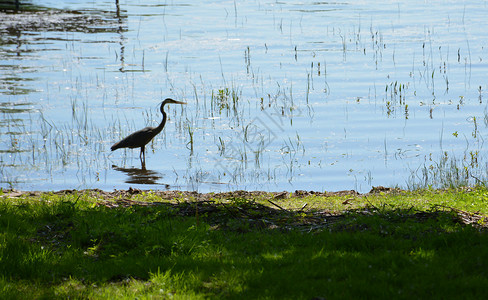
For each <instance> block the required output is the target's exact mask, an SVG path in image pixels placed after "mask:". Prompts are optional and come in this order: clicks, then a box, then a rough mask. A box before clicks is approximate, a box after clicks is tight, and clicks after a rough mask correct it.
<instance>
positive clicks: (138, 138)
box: [110, 98, 186, 166]
mask: <svg viewBox="0 0 488 300" xmlns="http://www.w3.org/2000/svg"><path fill="white" fill-rule="evenodd" d="M170 103H173V104H186V102H181V101H176V100H173V99H171V98H166V99H165V100H164V101H163V102H162V103H161V108H160V111H161V113H162V114H163V120H162V121H161V124H159V126H158V127H146V128H144V129H141V130H138V131H136V132H134V133H132V134H130V135H128V136H127V137H126V138H124V139H122V140H121V141H119V142H117V143H115V144H113V145H112V147H111V148H110V149H111V150H112V151H114V150H117V149H119V148H131V149H132V148H141V153H140V154H139V158H140V159H141V164H142V165H143V166H144V165H145V164H146V154H145V149H144V148H145V147H146V144H147V143H149V142H150V141H151V140H152V139H153V138H154V137H155V136H156V135H157V134H158V133H160V132H161V130H163V127H164V124H166V112H164V106H165V105H166V104H170Z"/></svg>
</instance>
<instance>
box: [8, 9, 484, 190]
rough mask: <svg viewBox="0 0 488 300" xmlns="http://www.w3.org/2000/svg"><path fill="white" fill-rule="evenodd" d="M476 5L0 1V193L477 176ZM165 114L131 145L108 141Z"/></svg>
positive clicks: (354, 183) (401, 182)
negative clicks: (153, 131)
mask: <svg viewBox="0 0 488 300" xmlns="http://www.w3.org/2000/svg"><path fill="white" fill-rule="evenodd" d="M487 6H488V5H487V3H486V2H480V1H464V2H460V1H449V2H446V1H399V2H395V3H393V2H390V1H385V2H378V1H350V2H315V1H302V2H295V1H283V2H276V1H259V0H256V1H242V2H241V1H214V2H212V3H211V4H210V3H208V2H207V1H186V2H185V1H123V0H122V1H89V2H86V1H75V0H72V1H63V2H62V3H61V2H60V1H31V2H28V3H24V4H23V5H22V6H21V10H19V11H17V10H15V9H14V7H6V8H5V7H4V8H3V9H2V10H0V78H1V81H0V94H1V95H0V113H1V117H0V175H1V181H0V187H1V188H16V189H22V190H60V189H73V188H78V189H80V188H100V189H104V190H111V189H122V188H124V189H125V188H129V187H133V188H140V189H179V190H195V191H199V192H214V191H215V192H218V191H227V190H238V189H244V190H266V191H281V190H287V191H294V190H316V191H337V190H345V189H355V190H357V191H359V192H367V191H369V190H370V189H371V187H372V186H379V185H382V186H399V187H402V188H416V187H425V186H433V187H443V186H450V185H458V184H466V183H467V184H476V183H480V182H483V181H485V180H486V178H487V151H486V150H485V147H484V139H485V138H486V137H487V134H486V131H487V126H488V117H487V103H488V98H487V94H486V91H487V90H488V80H487V74H488V66H487V62H488V49H487V46H488V44H487V41H488V31H487V30H486V28H487V25H488V24H487V23H488V21H487V19H486V12H487V11H488V10H487V8H488V7H487ZM167 97H171V98H174V99H177V100H180V101H185V102H187V103H188V104H187V105H185V106H182V105H176V104H173V105H169V107H168V106H166V111H167V113H168V122H167V123H166V126H165V128H164V130H163V132H162V133H161V134H160V135H158V136H156V138H155V139H154V140H153V141H152V142H151V143H150V144H148V146H147V147H146V166H145V168H142V165H141V162H140V160H139V150H138V149H133V150H124V149H119V150H117V151H115V152H111V151H110V146H111V145H112V144H113V143H115V142H116V141H118V140H120V139H121V138H123V137H125V136H126V135H128V134H129V133H131V132H133V131H135V130H138V129H141V128H143V127H145V126H157V125H158V124H159V122H160V121H161V114H160V112H159V104H160V103H161V101H163V100H164V99H165V98H167Z"/></svg>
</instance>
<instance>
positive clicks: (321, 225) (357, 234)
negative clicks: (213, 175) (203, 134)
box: [0, 187, 488, 299]
mask: <svg viewBox="0 0 488 300" xmlns="http://www.w3.org/2000/svg"><path fill="white" fill-rule="evenodd" d="M0 194H1V193H0ZM8 196H9V195H8V193H4V194H3V196H2V197H1V198H0V298H1V299H33V298H35V299H56V298H63V299H65V298H74V299H82V298H83V299H86V298H89V299H107V298H108V299H123V298H129V299H134V298H138V299H149V298H150V299H167V298H176V299H181V298H191V299H203V298H212V299H215V298H217V299H218V298H230V299H232V298H234V299H314V298H315V297H321V298H324V299H345V298H346V299H347V298H393V297H394V298H408V299H410V298H442V299H453V298H464V299H466V298H485V297H486V296H487V295H488V290H487V289H486V287H487V286H488V251H487V245H488V234H487V230H486V229H485V222H486V219H485V218H484V217H483V215H486V214H487V213H488V206H487V202H488V190H487V189H486V188H481V187H480V188H474V189H458V190H444V191H438V190H424V191H418V192H403V191H397V192H391V193H377V194H367V195H352V194H344V195H342V194H338V195H333V196H324V195H320V196H316V195H308V196H306V197H298V196H296V195H292V197H289V198H287V197H285V199H278V198H272V195H270V194H262V195H251V196H250V195H249V194H248V195H244V196H242V195H240V196H239V195H238V196H226V197H224V198H222V195H217V194H216V195H213V196H212V195H206V197H207V198H205V199H206V201H207V202H204V201H201V200H202V199H199V198H198V196H197V197H196V198H195V199H191V198H190V197H188V196H187V195H183V194H182V195H181V197H179V198H176V199H171V200H162V199H161V197H160V195H158V194H156V193H151V192H145V193H141V194H138V195H128V194H125V195H122V196H118V197H115V198H111V199H108V200H107V199H105V200H104V199H103V197H105V198H106V196H104V195H97V194H96V193H93V192H91V193H88V192H86V193H84V192H80V193H74V194H67V195H62V194H53V193H46V194H41V195H36V196H28V195H26V194H24V195H22V196H19V197H8ZM269 200H271V201H272V203H271V202H269ZM143 201H144V202H143ZM196 201H200V202H196ZM305 204H307V206H306V207H305V208H304V209H302V210H300V209H301V208H303V207H304V205H305ZM278 206H279V207H281V208H279V207H278ZM467 222H473V224H471V225H466V224H465V223H467ZM319 299H320V298H319Z"/></svg>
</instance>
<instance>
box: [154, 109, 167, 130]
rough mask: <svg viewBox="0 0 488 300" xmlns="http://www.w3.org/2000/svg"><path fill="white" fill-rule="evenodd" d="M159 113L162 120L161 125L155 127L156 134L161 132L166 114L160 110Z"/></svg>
mask: <svg viewBox="0 0 488 300" xmlns="http://www.w3.org/2000/svg"><path fill="white" fill-rule="evenodd" d="M161 113H162V114H163V120H162V121H161V124H159V126H158V127H156V132H157V133H156V134H158V133H160V132H161V130H163V127H164V124H166V113H165V112H164V110H161Z"/></svg>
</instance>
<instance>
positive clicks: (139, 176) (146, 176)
mask: <svg viewBox="0 0 488 300" xmlns="http://www.w3.org/2000/svg"><path fill="white" fill-rule="evenodd" d="M112 169H114V170H116V171H120V172H123V173H126V174H127V175H128V178H127V179H126V180H125V183H132V184H160V185H164V186H165V188H166V189H169V184H165V183H159V182H157V181H158V180H159V179H161V178H163V175H162V174H160V173H158V172H156V171H152V170H147V169H146V166H145V165H144V164H143V165H142V168H121V167H118V166H116V165H112Z"/></svg>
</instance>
